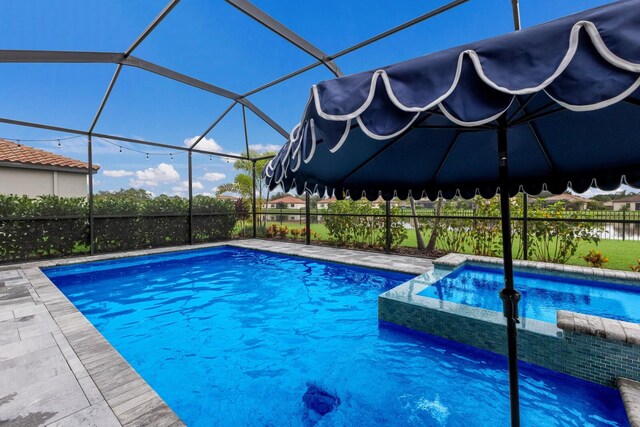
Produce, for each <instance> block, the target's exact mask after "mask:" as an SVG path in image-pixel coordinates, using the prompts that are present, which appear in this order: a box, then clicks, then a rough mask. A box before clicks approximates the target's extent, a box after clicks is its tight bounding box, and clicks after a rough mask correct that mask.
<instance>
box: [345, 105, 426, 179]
mask: <svg viewBox="0 0 640 427" xmlns="http://www.w3.org/2000/svg"><path fill="white" fill-rule="evenodd" d="M429 117H431V113H429V115H428V116H427V117H425V118H424V119H422V120H420V124H422V123H424V122H426V121H427V120H428V119H429ZM417 126H418V125H412V126H410V127H409V128H408V129H406V130H405V131H404V132H402V134H400V135H398V136H396V137H395V138H393V139H391V140H390V141H389V142H387V143H386V144H385V145H384V146H382V147H381V148H380V149H379V150H378V151H376V152H375V153H373V154H372V155H371V156H369V158H367V160H365V161H364V162H362V163H360V164H359V165H358V166H357V167H356V168H355V169H353V170H352V171H351V172H349V173H348V174H347V175H345V176H344V177H342V178H341V179H340V181H338V183H337V184H336V185H335V187H338V186H340V185H343V183H344V182H345V181H346V180H347V179H349V178H351V177H352V176H353V175H354V174H355V173H356V172H358V171H359V170H360V169H362V168H363V167H365V166H366V165H367V164H368V163H369V162H370V161H372V160H373V159H375V158H376V157H378V156H379V155H380V154H382V153H383V152H384V151H386V150H387V149H388V148H389V147H391V146H392V145H393V144H395V143H396V142H398V141H399V140H400V139H401V138H403V137H404V136H405V135H407V134H408V133H409V132H410V131H411V130H412V129H414V128H416V127H417Z"/></svg>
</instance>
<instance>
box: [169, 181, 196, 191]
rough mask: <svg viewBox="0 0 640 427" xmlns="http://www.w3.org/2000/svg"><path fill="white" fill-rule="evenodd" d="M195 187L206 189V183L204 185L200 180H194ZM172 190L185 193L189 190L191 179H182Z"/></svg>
mask: <svg viewBox="0 0 640 427" xmlns="http://www.w3.org/2000/svg"><path fill="white" fill-rule="evenodd" d="M193 189H194V190H202V189H204V185H202V183H201V182H200V181H193ZM171 190H172V191H174V192H175V193H184V192H185V191H189V181H182V182H181V183H180V185H176V186H175V187H173V188H172V189H171Z"/></svg>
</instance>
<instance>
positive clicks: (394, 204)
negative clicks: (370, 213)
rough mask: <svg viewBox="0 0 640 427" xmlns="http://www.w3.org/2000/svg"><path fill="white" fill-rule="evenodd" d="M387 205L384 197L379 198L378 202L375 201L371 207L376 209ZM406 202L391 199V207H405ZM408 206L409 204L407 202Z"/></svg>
mask: <svg viewBox="0 0 640 427" xmlns="http://www.w3.org/2000/svg"><path fill="white" fill-rule="evenodd" d="M362 200H367V199H364V198H363V199H362ZM385 203H386V201H385V200H384V199H383V198H382V197H378V198H377V199H376V200H374V201H373V202H371V206H373V207H374V208H379V207H380V206H384V205H385ZM404 204H405V203H404V202H401V201H400V199H397V198H394V199H391V207H392V208H397V207H400V206H401V205H402V206H404ZM407 205H408V202H407Z"/></svg>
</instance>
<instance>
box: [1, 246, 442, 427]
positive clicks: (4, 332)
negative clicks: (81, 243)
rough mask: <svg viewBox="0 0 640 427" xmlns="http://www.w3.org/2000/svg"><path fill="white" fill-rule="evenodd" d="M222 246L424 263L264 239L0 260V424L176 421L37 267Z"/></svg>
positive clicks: (374, 263) (425, 264)
mask: <svg viewBox="0 0 640 427" xmlns="http://www.w3.org/2000/svg"><path fill="white" fill-rule="evenodd" d="M225 244H231V245H234V246H238V247H246V248H253V249H260V250H265V251H271V252H277V253H284V254H290V255H298V256H305V257H310V258H315V259H321V260H327V261H334V262H341V263H345V264H351V265H361V266H366V267H372V268H383V269H388V270H394V271H401V272H406V273H413V274H421V273H424V272H425V271H428V270H430V269H431V268H432V264H431V261H430V260H427V259H421V258H414V257H407V256H396V255H385V254H376V253H370V252H362V251H352V250H346V249H336V248H331V247H319V246H304V245H301V244H296V243H287V242H278V241H270V240H245V241H232V242H222V243H214V244H203V245H194V246H182V247H173V248H160V249H151V250H145V251H134V252H125V253H118V254H105V255H96V256H92V257H88V256H86V257H79V258H69V259H59V260H48V261H40V262H33V263H25V264H18V265H4V266H0V425H3V424H7V425H16V426H18V425H19V426H25V427H30V426H41V425H51V426H56V427H61V426H83V427H84V426H87V427H91V426H96V427H102V426H104V427H111V426H120V425H125V426H129V425H130V426H179V425H184V424H183V423H182V422H181V421H180V419H179V418H178V417H177V415H176V414H175V413H174V412H173V411H172V410H171V409H170V408H169V407H168V406H167V405H166V403H165V402H164V401H163V400H162V398H161V397H160V396H158V395H157V394H156V392H155V391H153V389H151V387H150V386H149V385H148V384H147V383H146V381H145V380H144V379H143V378H141V377H140V375H138V373H137V372H135V370H134V369H133V368H132V367H131V366H130V365H129V364H128V363H127V362H126V361H125V360H124V359H123V358H122V357H121V356H120V354H119V353H118V352H117V351H116V350H115V349H114V348H113V347H112V346H111V344H109V342H108V341H107V340H106V339H105V338H104V337H103V336H102V335H101V334H100V333H99V332H98V331H97V330H96V329H95V328H94V327H93V325H91V323H90V322H89V321H88V320H87V319H86V318H85V317H84V316H83V315H82V313H80V312H79V311H78V310H77V309H76V308H75V307H74V306H73V304H72V303H71V302H70V301H69V300H68V299H67V298H66V297H65V296H64V294H62V292H60V290H58V288H57V287H56V286H55V285H54V284H53V283H51V281H50V280H49V279H48V278H47V277H46V276H45V275H44V274H43V273H42V271H41V270H40V267H51V266H55V265H65V264H74V263H81V262H88V261H97V260H103V259H115V258H122V257H127V256H135V255H148V254H154V253H162V252H169V251H182V250H191V249H198V248H204V247H213V246H220V245H225Z"/></svg>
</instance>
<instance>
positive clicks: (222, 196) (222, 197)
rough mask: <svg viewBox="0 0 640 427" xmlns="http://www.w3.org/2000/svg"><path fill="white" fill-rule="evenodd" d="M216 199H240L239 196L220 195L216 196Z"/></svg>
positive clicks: (233, 200)
mask: <svg viewBox="0 0 640 427" xmlns="http://www.w3.org/2000/svg"><path fill="white" fill-rule="evenodd" d="M216 199H218V200H230V201H232V202H236V201H237V200H238V197H236V196H225V195H220V196H216Z"/></svg>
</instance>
